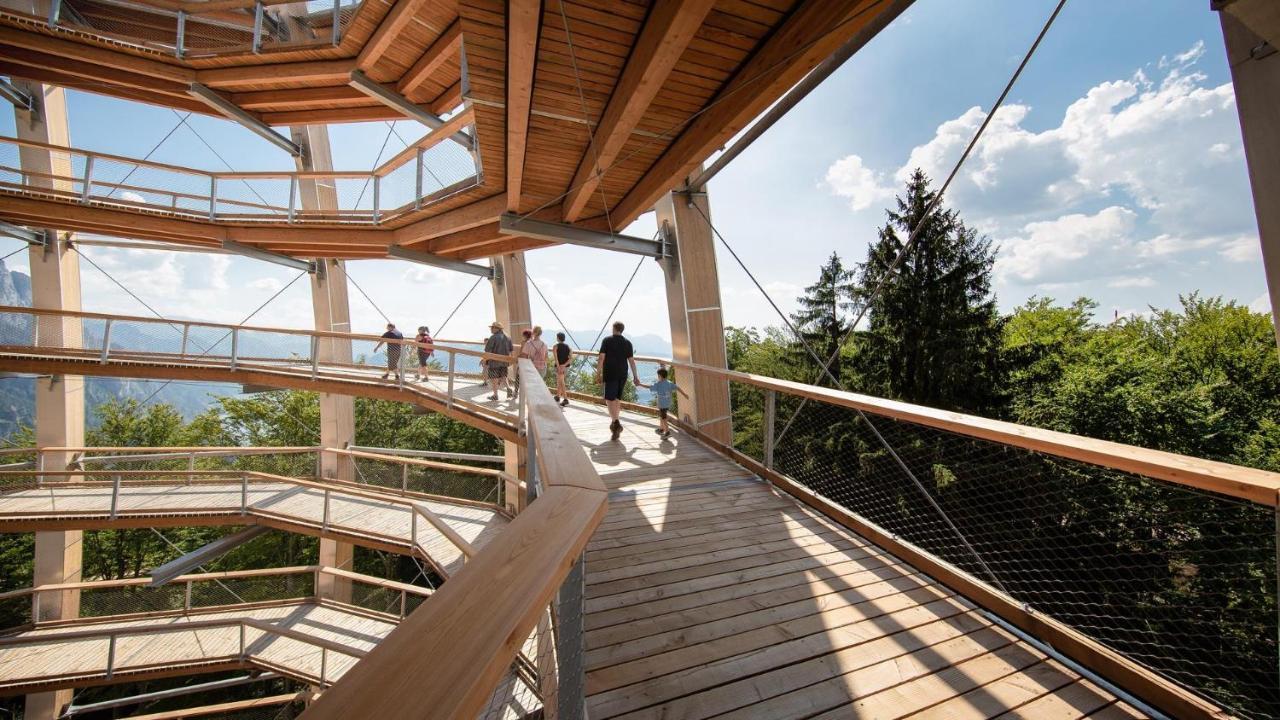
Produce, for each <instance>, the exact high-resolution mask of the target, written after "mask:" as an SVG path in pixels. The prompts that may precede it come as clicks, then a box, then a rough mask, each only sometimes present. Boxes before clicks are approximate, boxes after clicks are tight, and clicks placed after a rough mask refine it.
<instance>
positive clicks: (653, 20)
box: [563, 0, 715, 222]
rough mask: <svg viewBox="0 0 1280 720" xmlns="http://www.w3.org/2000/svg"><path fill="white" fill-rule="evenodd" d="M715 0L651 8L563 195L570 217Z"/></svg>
mask: <svg viewBox="0 0 1280 720" xmlns="http://www.w3.org/2000/svg"><path fill="white" fill-rule="evenodd" d="M713 5H715V0H657V2H655V3H654V5H653V7H652V8H651V9H650V10H649V17H648V19H647V20H645V23H644V27H643V28H642V29H641V30H640V36H639V38H637V39H636V43H635V46H634V47H633V48H632V50H631V56H630V57H628V58H627V65H626V67H625V68H624V69H623V71H622V76H621V77H620V78H619V79H618V84H617V86H615V88H614V90H613V94H612V95H611V96H610V97H609V104H608V105H607V106H605V110H604V114H603V115H602V116H601V117H600V122H599V124H598V125H597V126H596V130H595V134H594V142H593V143H592V145H591V146H589V147H588V148H587V150H586V152H585V153H583V155H582V159H581V160H580V161H579V162H578V170H577V172H575V173H574V175H573V182H572V183H570V185H569V194H568V195H567V196H566V197H565V199H564V212H563V216H564V219H565V221H566V222H573V221H574V220H577V219H578V218H580V217H582V211H583V209H585V207H586V205H587V201H588V200H589V199H590V197H591V193H593V192H595V189H596V187H597V186H598V185H599V184H600V180H601V178H602V177H603V173H604V170H603V169H604V168H608V167H609V166H610V165H611V164H613V161H614V160H616V159H617V157H618V154H619V153H621V152H622V148H623V146H624V145H626V143H627V141H628V140H630V139H631V131H632V130H634V129H635V128H636V125H638V124H639V123H640V119H641V118H642V117H643V116H644V113H645V111H646V110H647V109H648V108H649V104H650V103H651V102H653V99H654V97H656V96H657V94H658V91H659V90H661V89H662V86H663V85H664V84H665V83H666V81H667V77H668V76H669V75H670V74H671V71H672V69H674V68H675V66H676V61H678V60H679V59H680V56H681V55H682V54H683V53H684V51H685V48H687V47H688V46H689V42H690V41H691V40H693V36H694V33H696V32H697V31H698V28H699V27H700V26H701V25H702V20H703V19H704V18H705V17H706V16H707V13H709V12H711V8H712V6H713Z"/></svg>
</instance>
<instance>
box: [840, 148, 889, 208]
mask: <svg viewBox="0 0 1280 720" xmlns="http://www.w3.org/2000/svg"><path fill="white" fill-rule="evenodd" d="M823 182H825V183H826V185H827V187H828V188H829V189H830V190H831V192H832V193H833V194H835V195H839V196H840V197H844V198H849V207H851V208H853V209H854V210H855V211H857V210H866V209H867V208H869V207H871V206H872V205H875V204H877V203H880V202H883V201H885V200H889V199H890V198H892V197H893V188H892V187H890V186H888V185H886V184H885V183H884V182H883V179H882V178H881V177H880V176H879V175H877V174H876V173H875V172H873V171H872V170H871V169H870V168H868V167H867V166H866V165H864V164H863V162H862V158H861V157H860V156H858V155H846V156H845V157H842V158H840V159H839V160H837V161H835V162H834V163H832V164H831V167H829V168H827V175H826V177H825V178H823Z"/></svg>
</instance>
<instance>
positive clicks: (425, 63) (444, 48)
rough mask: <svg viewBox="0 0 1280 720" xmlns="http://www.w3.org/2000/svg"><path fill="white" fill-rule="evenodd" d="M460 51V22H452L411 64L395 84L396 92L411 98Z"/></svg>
mask: <svg viewBox="0 0 1280 720" xmlns="http://www.w3.org/2000/svg"><path fill="white" fill-rule="evenodd" d="M461 51H462V22H461V21H460V20H454V21H453V24H452V25H450V26H449V27H448V29H446V30H445V31H444V32H443V33H441V35H440V37H438V38H436V41H435V42H434V43H432V44H431V47H429V48H427V51H426V52H424V53H423V54H422V57H420V58H418V62H416V63H414V64H413V67H411V68H409V70H408V72H406V73H405V74H404V75H403V76H402V77H401V78H400V82H398V83H396V91H397V92H399V93H400V94H401V95H406V96H408V97H413V94H414V92H415V91H416V90H417V89H418V87H419V86H421V85H422V83H424V82H426V81H427V80H428V79H429V78H430V77H431V76H432V75H434V74H435V73H436V71H437V70H439V69H440V68H441V67H442V66H443V65H444V64H445V63H446V62H448V60H449V59H450V58H453V57H455V56H457V55H458V53H460V52H461Z"/></svg>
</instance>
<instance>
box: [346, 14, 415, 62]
mask: <svg viewBox="0 0 1280 720" xmlns="http://www.w3.org/2000/svg"><path fill="white" fill-rule="evenodd" d="M425 4H426V0H397V2H396V4H395V7H393V8H391V12H389V13H387V15H386V17H384V18H382V22H381V23H379V24H378V29H377V30H375V31H374V33H373V37H371V38H369V40H368V42H366V43H365V44H364V47H363V48H361V50H360V55H359V56H358V57H356V68H357V69H359V70H368V69H369V68H371V67H373V66H374V65H377V64H378V61H379V60H381V59H382V56H383V55H384V54H385V53H386V52H387V50H389V49H391V44H392V43H393V42H394V41H395V40H396V38H397V37H399V36H400V33H401V32H402V31H404V29H405V27H407V26H408V25H409V23H411V22H413V20H414V18H415V17H416V16H417V15H418V11H419V10H421V9H422V7H423V5H425Z"/></svg>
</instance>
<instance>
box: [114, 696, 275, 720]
mask: <svg viewBox="0 0 1280 720" xmlns="http://www.w3.org/2000/svg"><path fill="white" fill-rule="evenodd" d="M296 699H298V693H287V694H285V695H273V696H271V697H261V698H251V699H249V700H234V701H232V702H224V703H218V704H217V705H201V706H200V707H191V708H183V709H181V710H167V711H165V712H159V713H151V714H148V715H135V716H134V718H137V719H138V720H180V719H181V718H195V717H204V716H205V715H223V714H228V713H235V712H240V711H243V710H252V709H254V708H264V707H275V706H276V705H284V704H285V703H291V702H293V701H294V700H296Z"/></svg>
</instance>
